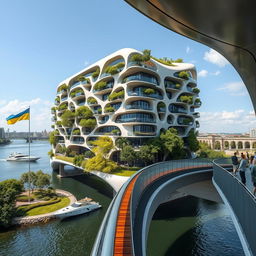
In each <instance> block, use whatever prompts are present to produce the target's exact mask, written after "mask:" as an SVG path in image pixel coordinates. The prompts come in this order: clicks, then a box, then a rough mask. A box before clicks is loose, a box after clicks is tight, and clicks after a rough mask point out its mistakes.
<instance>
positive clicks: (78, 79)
mask: <svg viewBox="0 0 256 256" xmlns="http://www.w3.org/2000/svg"><path fill="white" fill-rule="evenodd" d="M77 81H79V82H83V81H85V77H84V76H79V77H78V78H77Z"/></svg>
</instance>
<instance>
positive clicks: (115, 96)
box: [108, 90, 124, 100]
mask: <svg viewBox="0 0 256 256" xmlns="http://www.w3.org/2000/svg"><path fill="white" fill-rule="evenodd" d="M123 98H124V90H121V91H119V92H112V93H111V94H110V95H109V96H108V100H116V99H123Z"/></svg>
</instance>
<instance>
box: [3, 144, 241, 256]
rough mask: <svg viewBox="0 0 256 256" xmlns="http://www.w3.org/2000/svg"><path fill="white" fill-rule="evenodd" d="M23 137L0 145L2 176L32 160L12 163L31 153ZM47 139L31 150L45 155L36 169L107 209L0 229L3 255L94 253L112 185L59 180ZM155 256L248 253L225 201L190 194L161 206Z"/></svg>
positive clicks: (13, 174) (15, 173) (152, 241)
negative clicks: (12, 155)
mask: <svg viewBox="0 0 256 256" xmlns="http://www.w3.org/2000/svg"><path fill="white" fill-rule="evenodd" d="M27 148H28V145H27V144H26V143H25V142H24V141H22V140H16V141H13V142H12V143H11V144H9V145H5V146H0V180H4V179H9V178H19V177H20V175H21V174H22V173H23V172H25V171H27V170H28V163H12V162H6V161H5V160H4V159H5V158H6V157H7V156H8V155H9V154H10V153H12V152H21V153H27ZM49 150H50V145H49V143H48V142H46V141H34V142H33V143H32V144H31V154H32V155H36V156H40V157H41V159H40V160H38V162H37V163H31V170H33V171H37V170H39V169H41V170H43V171H44V172H47V173H49V174H53V186H54V187H55V188H60V189H64V190H67V191H70V192H71V193H73V194H74V195H75V196H76V197H77V199H81V198H83V197H85V196H88V197H91V198H93V199H94V200H95V201H98V202H100V204H101V205H102V206H103V208H102V209H100V210H99V211H96V212H92V213H90V214H88V215H81V216H78V217H74V218H70V219H66V220H62V221H59V220H58V221H53V222H50V223H47V224H44V225H36V226H30V227H23V228H17V229H12V230H9V231H7V232H0V256H82V255H85V256H86V255H90V252H91V248H92V246H93V243H94V240H95V237H96V235H97V232H98V229H99V226H100V224H101V221H102V219H103V217H104V214H105V212H106V210H107V207H108V205H109V203H110V202H111V198H112V191H111V188H110V187H108V186H106V185H105V184H104V183H103V182H102V181H101V180H99V179H98V178H97V177H93V176H87V175H82V176H78V177H73V178H63V179H58V178H57V177H56V173H54V172H52V170H51V167H50V164H49V157H48V156H47V152H48V151H49ZM148 255H150V256H167V255H168V256H169V255H170V256H186V255H197V256H208V255H209V256H210V255H211V256H215V255H216V256H217V255H218V256H229V255H230V256H231V255H232V256H234V255H235V256H240V255H244V254H243V251H242V248H241V244H240V241H239V239H238V236H237V233H236V231H235V228H234V225H233V223H232V220H231V218H230V216H229V213H228V211H227V209H226V208H225V206H224V205H222V204H217V203H213V202H210V201H206V200H202V199H198V198H194V197H191V198H184V199H180V200H176V201H175V202H172V203H169V204H165V205H163V206H161V207H160V208H158V210H157V212H156V213H155V215H154V219H153V221H152V223H151V227H150V232H149V239H148Z"/></svg>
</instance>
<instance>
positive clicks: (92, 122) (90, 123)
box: [79, 118, 96, 129]
mask: <svg viewBox="0 0 256 256" xmlns="http://www.w3.org/2000/svg"><path fill="white" fill-rule="evenodd" d="M79 125H80V126H82V127H84V128H91V129H93V128H94V127H95V126H96V119H95V118H91V119H81V120H80V122H79Z"/></svg>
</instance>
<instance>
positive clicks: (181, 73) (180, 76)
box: [178, 71, 189, 80]
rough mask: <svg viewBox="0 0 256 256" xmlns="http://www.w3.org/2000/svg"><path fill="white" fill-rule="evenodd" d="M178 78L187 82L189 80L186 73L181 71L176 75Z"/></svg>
mask: <svg viewBox="0 0 256 256" xmlns="http://www.w3.org/2000/svg"><path fill="white" fill-rule="evenodd" d="M178 77H179V78H182V79H185V80H188V79H189V73H188V72H187V71H181V72H179V73H178Z"/></svg>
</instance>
